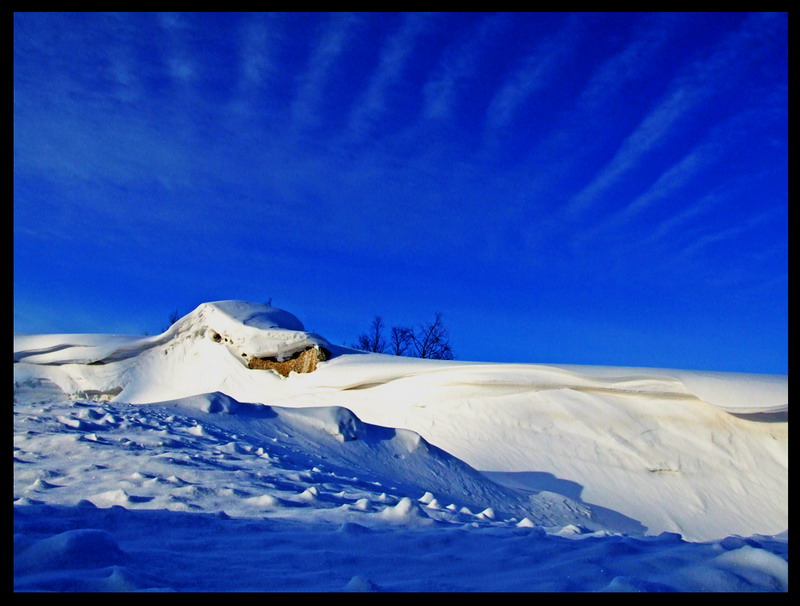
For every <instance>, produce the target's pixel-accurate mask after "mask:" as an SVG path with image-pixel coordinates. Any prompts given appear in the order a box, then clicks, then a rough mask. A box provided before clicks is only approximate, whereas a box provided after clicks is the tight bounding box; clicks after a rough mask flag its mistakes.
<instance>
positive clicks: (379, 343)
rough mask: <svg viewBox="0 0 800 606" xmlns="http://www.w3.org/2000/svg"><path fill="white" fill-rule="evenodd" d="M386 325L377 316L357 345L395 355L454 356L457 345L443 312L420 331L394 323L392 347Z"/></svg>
mask: <svg viewBox="0 0 800 606" xmlns="http://www.w3.org/2000/svg"><path fill="white" fill-rule="evenodd" d="M383 328H384V325H383V320H382V319H381V317H380V316H376V317H375V319H374V320H373V321H372V327H371V328H370V331H369V332H367V333H364V334H362V335H361V336H359V337H358V342H357V343H356V344H355V345H354V346H353V347H355V348H357V349H361V350H364V351H373V352H378V353H384V352H385V353H389V354H392V355H395V356H409V357H414V358H431V359H439V360H452V359H453V348H452V347H451V345H450V338H449V336H448V334H447V329H446V328H445V326H444V322H443V321H442V314H441V313H438V312H437V314H436V315H435V317H434V319H433V321H432V322H429V323H427V324H421V325H420V326H419V327H418V328H417V329H416V330H415V329H413V328H406V327H404V326H393V327H392V329H391V331H390V335H389V343H388V350H387V343H386V340H385V339H384V338H383Z"/></svg>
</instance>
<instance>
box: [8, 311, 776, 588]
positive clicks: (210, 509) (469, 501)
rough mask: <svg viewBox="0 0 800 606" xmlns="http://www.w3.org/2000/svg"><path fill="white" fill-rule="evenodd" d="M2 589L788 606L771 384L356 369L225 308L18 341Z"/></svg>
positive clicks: (423, 366) (467, 369)
mask: <svg viewBox="0 0 800 606" xmlns="http://www.w3.org/2000/svg"><path fill="white" fill-rule="evenodd" d="M315 345H316V346H321V347H325V348H326V349H327V350H328V351H329V352H331V354H332V357H331V358H330V359H329V360H327V361H325V362H321V363H320V364H319V365H318V367H317V369H316V370H315V371H313V372H310V373H304V374H298V373H291V374H290V375H289V376H288V377H283V376H281V375H279V374H278V373H277V372H274V371H271V370H254V369H249V368H247V365H246V364H245V363H243V360H244V359H245V358H246V357H247V356H256V357H266V356H268V357H272V358H276V359H285V358H289V357H291V356H292V355H294V354H296V353H297V352H298V351H302V350H303V349H306V348H308V347H312V346H315ZM14 585H15V589H16V590H17V591H63V592H77V591H80V592H83V591H124V592H129V591H179V592H186V591H208V592H211V591H215V592H219V591H265V592H290V591H291V592H339V591H341V592H478V591H494V592H501V591H502V592H507V591H526V592H528V591H538V592H545V591H558V592H566V591H581V592H583V591H589V592H594V591H597V592H656V591H659V592H660V591H715V592H716V591H724V592H739V591H777V592H786V591H788V378H787V377H785V376H771V375H770V376H765V375H747V374H728V373H710V372H700V371H686V370H669V369H647V368H612V367H581V366H552V365H534V364H516V365H515V364H490V363H470V362H459V361H436V360H419V359H411V358H399V357H393V356H386V355H380V354H368V353H365V352H359V351H355V350H348V349H345V348H340V347H336V346H333V345H332V344H330V343H329V342H327V341H326V340H325V339H324V338H322V337H320V336H319V335H316V334H313V333H308V332H306V331H305V329H304V327H303V324H302V323H301V322H300V320H299V319H297V318H296V317H295V316H293V315H292V314H290V313H288V312H286V311H283V310H280V309H277V308H274V307H270V306H266V305H259V304H254V303H247V302H243V301H219V302H213V303H206V304H203V305H200V306H199V307H198V308H197V309H196V310H194V311H193V312H191V313H189V314H188V315H187V316H185V317H184V318H182V319H180V320H179V321H178V322H176V323H175V324H174V325H173V326H171V327H170V328H169V329H168V330H167V331H165V332H164V333H163V334H161V335H157V336H154V337H144V338H143V337H136V336H128V335H124V336H123V335H97V334H94V335H79V334H78V335H76V334H69V335H63V334H62V335H27V336H21V335H19V336H15V339H14Z"/></svg>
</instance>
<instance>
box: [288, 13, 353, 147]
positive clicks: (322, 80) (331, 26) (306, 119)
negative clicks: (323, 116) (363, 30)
mask: <svg viewBox="0 0 800 606" xmlns="http://www.w3.org/2000/svg"><path fill="white" fill-rule="evenodd" d="M360 21H361V19H360V17H359V16H358V15H355V14H352V13H333V14H332V15H331V16H330V20H329V23H328V25H327V27H326V28H325V30H324V31H323V32H322V35H321V37H320V39H319V40H318V42H317V44H316V46H315V47H314V49H313V51H312V53H311V57H310V59H309V60H308V66H307V69H306V71H305V72H304V73H303V74H301V75H300V77H299V79H298V86H297V93H296V94H295V98H294V101H293V102H292V104H291V107H290V108H289V112H290V115H291V120H292V126H293V128H294V129H295V130H296V131H302V130H305V129H307V128H312V127H314V126H315V125H316V124H317V123H318V121H319V116H318V109H319V104H320V102H321V100H322V97H323V93H324V90H325V87H326V86H327V84H328V82H329V80H330V78H331V77H332V74H331V70H332V69H333V68H334V66H335V64H336V62H337V61H338V60H339V58H340V57H341V54H342V52H343V51H344V49H345V47H346V46H347V44H348V43H349V42H350V39H351V36H352V34H353V28H354V27H356V26H357V25H358V24H359V23H360Z"/></svg>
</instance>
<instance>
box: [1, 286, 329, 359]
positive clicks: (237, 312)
mask: <svg viewBox="0 0 800 606" xmlns="http://www.w3.org/2000/svg"><path fill="white" fill-rule="evenodd" d="M201 338H207V339H211V340H212V341H214V342H215V343H217V344H220V345H222V346H224V347H225V348H226V349H227V350H228V351H229V353H230V354H231V355H233V356H234V357H235V358H236V359H237V360H238V361H239V362H242V359H245V360H246V359H247V358H250V357H257V358H261V357H272V358H276V359H278V360H284V359H287V358H290V357H291V356H292V355H294V354H295V353H297V352H299V351H302V350H304V349H307V348H309V347H313V346H315V345H317V346H325V347H328V348H330V347H331V345H330V344H329V343H327V341H325V339H323V338H322V337H320V336H319V335H314V334H311V333H308V332H306V331H305V328H304V327H303V323H302V322H301V321H300V320H299V319H298V318H297V317H295V316H294V315H292V314H291V313H289V312H288V311H284V310H283V309H279V308H277V307H272V306H270V305H266V304H260V303H249V302H245V301H216V302H213V303H203V304H202V305H200V306H199V307H197V309H195V310H194V311H192V312H191V313H189V314H188V315H186V316H184V317H183V318H181V319H180V320H178V321H177V322H175V323H174V324H173V325H172V326H170V327H169V328H168V329H167V330H166V331H164V332H163V333H162V334H160V335H157V336H154V337H146V338H141V337H131V336H125V335H93V334H89V335H80V334H73V335H19V336H15V337H14V361H15V362H27V363H31V364H105V363H109V362H114V361H118V360H122V359H126V358H130V357H133V356H138V355H141V354H142V353H144V352H145V351H148V350H150V349H155V348H159V347H161V348H164V349H162V351H169V349H172V348H174V347H176V345H178V344H180V343H182V342H184V341H185V340H187V339H201Z"/></svg>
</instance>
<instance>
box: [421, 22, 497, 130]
mask: <svg viewBox="0 0 800 606" xmlns="http://www.w3.org/2000/svg"><path fill="white" fill-rule="evenodd" d="M511 17H512V15H509V14H503V13H499V14H494V15H490V16H487V17H484V19H483V20H482V21H481V22H480V23H479V24H478V27H477V31H476V32H475V34H474V35H473V36H470V38H469V39H468V40H467V41H465V42H462V43H460V44H458V45H457V46H453V47H450V48H447V49H446V50H445V53H444V56H443V57H442V60H441V62H440V64H439V67H438V68H437V69H436V70H435V72H434V75H433V77H432V78H431V79H430V80H429V81H428V82H427V83H426V84H425V87H424V89H423V95H424V107H423V110H422V118H423V119H424V120H447V119H448V118H450V117H451V115H452V112H453V110H454V104H455V103H456V102H457V99H458V96H459V92H460V91H459V87H460V86H462V84H463V82H464V81H466V80H468V79H469V78H470V77H471V76H472V75H473V73H474V70H475V62H476V61H477V59H478V57H479V56H480V53H481V52H482V50H483V47H484V45H485V44H487V43H488V42H490V41H491V40H492V39H493V38H494V36H496V35H497V34H498V32H500V31H502V29H503V28H505V27H507V26H508V25H509V22H510V19H511ZM443 27H447V24H446V23H445V24H444V25H443Z"/></svg>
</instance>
